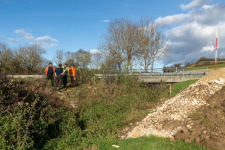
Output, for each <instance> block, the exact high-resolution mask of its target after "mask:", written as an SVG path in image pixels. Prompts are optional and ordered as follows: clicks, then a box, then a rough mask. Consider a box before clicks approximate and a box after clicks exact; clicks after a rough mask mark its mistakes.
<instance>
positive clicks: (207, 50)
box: [164, 21, 225, 64]
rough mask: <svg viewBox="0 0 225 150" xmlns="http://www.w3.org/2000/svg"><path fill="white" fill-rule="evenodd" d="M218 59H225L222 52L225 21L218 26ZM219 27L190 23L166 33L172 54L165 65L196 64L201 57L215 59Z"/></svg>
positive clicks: (224, 47) (224, 37) (224, 43)
mask: <svg viewBox="0 0 225 150" xmlns="http://www.w3.org/2000/svg"><path fill="white" fill-rule="evenodd" d="M218 27H219V34H218V35H219V36H218V37H219V38H218V57H220V58H221V57H225V54H224V53H222V51H223V50H224V49H225V42H224V41H225V31H224V30H223V28H224V27H225V21H224V22H223V23H220V24H219V25H218ZM216 28H217V25H210V26H208V25H204V24H200V23H197V22H190V23H188V24H185V25H181V26H178V27H174V28H173V29H171V30H169V31H167V32H166V37H167V39H169V42H167V44H168V46H169V48H170V52H169V53H168V54H167V57H166V59H165V60H164V63H165V64H175V63H177V62H182V63H185V62H186V61H187V62H190V63H192V62H194V61H196V60H198V59H199V58H201V57H208V58H214V57H215V45H216Z"/></svg>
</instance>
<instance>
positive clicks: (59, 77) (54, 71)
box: [45, 62, 76, 92]
mask: <svg viewBox="0 0 225 150" xmlns="http://www.w3.org/2000/svg"><path fill="white" fill-rule="evenodd" d="M45 74H46V76H47V81H48V80H51V83H52V86H54V76H55V91H56V90H57V87H58V91H59V92H60V87H61V84H62V82H63V88H66V85H67V77H68V76H70V78H71V87H74V86H75V79H76V68H75V66H74V65H73V64H72V65H71V67H70V68H69V67H68V64H67V63H65V65H64V66H62V64H59V65H58V67H57V68H54V67H53V66H52V63H51V62H50V63H49V65H48V66H47V67H46V68H45Z"/></svg>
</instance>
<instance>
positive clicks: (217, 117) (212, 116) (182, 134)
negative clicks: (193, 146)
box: [174, 88, 225, 150]
mask: <svg viewBox="0 0 225 150" xmlns="http://www.w3.org/2000/svg"><path fill="white" fill-rule="evenodd" d="M206 102H207V103H208V104H209V105H205V106H203V107H201V108H199V109H197V110H196V111H195V112H193V113H191V114H189V119H190V120H191V122H192V123H193V125H192V128H191V129H188V128H187V127H186V126H184V127H183V129H182V130H180V131H179V132H178V133H177V134H176V135H175V136H174V137H175V139H184V140H185V141H186V142H190V141H195V142H196V143H198V144H200V145H202V146H204V147H207V148H216V149H221V150H222V149H225V88H223V89H221V90H220V91H218V92H217V93H216V94H214V95H213V96H211V97H210V98H208V99H207V100H206ZM190 120H189V121H185V122H184V124H188V122H190Z"/></svg>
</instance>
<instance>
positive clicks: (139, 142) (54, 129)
mask: <svg viewBox="0 0 225 150" xmlns="http://www.w3.org/2000/svg"><path fill="white" fill-rule="evenodd" d="M195 81H196V80H194V81H186V82H182V83H179V84H178V83H177V84H175V85H174V88H173V90H174V89H176V88H177V89H179V90H183V89H184V88H185V87H184V86H183V85H185V86H188V85H190V84H192V83H194V82H195ZM32 82H33V81H30V80H28V83H29V84H32ZM37 82H38V83H39V84H41V87H40V89H39V90H37V91H35V93H39V92H44V91H43V89H45V85H44V84H42V82H43V83H44V82H45V79H43V80H40V81H39V80H38V81H37ZM23 83H24V84H22V85H21V87H18V88H20V89H22V88H23V87H26V81H25V80H24V81H23ZM181 86H182V88H181ZM29 87H30V86H29ZM49 88H50V89H51V87H50V85H47V88H46V89H45V90H46V91H45V94H47V95H48V96H49V92H50V91H51V90H50V89H49ZM2 89H3V88H2ZM30 89H32V88H28V89H27V90H23V91H22V92H23V93H24V92H25V93H28V94H29V92H30ZM11 90H12V93H16V92H17V91H16V90H15V91H14V89H13V88H11ZM69 90H72V88H70V89H69ZM179 90H177V91H179ZM74 91H76V92H78V91H80V94H79V95H76V100H78V101H79V102H80V105H79V107H78V109H73V110H67V109H60V112H59V108H57V109H52V110H53V111H48V110H49V109H47V107H46V108H45V109H44V110H43V112H44V113H43V115H44V116H45V117H44V118H41V117H39V115H38V113H35V114H34V112H33V111H31V112H29V113H33V114H34V115H35V118H31V119H35V123H33V122H28V123H30V124H28V123H27V124H28V125H29V126H31V127H32V128H33V129H36V130H37V134H26V136H27V138H29V139H30V141H31V140H32V142H34V143H31V142H30V141H29V140H26V141H25V142H26V144H30V147H29V148H30V149H72V150H73V149H74V150H76V149H81V150H83V149H87V148H89V149H90V148H92V149H96V150H97V149H100V150H105V149H116V148H114V147H112V145H119V146H120V149H124V150H125V149H203V148H199V147H197V146H196V145H195V144H193V143H192V144H185V143H183V142H182V141H176V142H170V141H169V139H165V138H157V137H153V136H150V137H141V138H137V139H126V140H122V139H119V138H118V135H121V134H122V133H121V131H122V130H123V129H124V127H126V126H128V125H129V124H130V123H131V122H136V120H141V118H143V117H145V116H146V115H147V114H148V113H150V112H149V111H147V109H148V108H149V107H151V106H152V104H155V103H156V102H158V101H160V99H161V98H163V97H165V96H167V94H168V86H166V85H154V86H153V85H140V84H138V82H137V80H136V79H131V78H127V77H124V78H121V79H118V80H116V81H114V82H107V81H105V82H98V83H97V84H94V85H92V86H88V84H81V85H80V86H77V87H75V88H74ZM63 92H65V94H66V91H63ZM63 92H62V93H63ZM173 92H174V91H173ZM31 93H32V92H31ZM21 94H22V93H21ZM45 94H44V93H43V95H41V96H42V97H43V100H42V101H40V104H44V102H47V103H49V105H48V107H55V106H54V105H53V104H55V101H56V99H54V97H53V98H51V97H47V96H46V95H45ZM11 95H12V94H11ZM25 96H26V95H25ZM34 97H36V95H34ZM1 98H2V97H0V99H1ZM14 98H15V99H18V100H19V98H20V97H17V95H14ZM25 98H28V99H29V98H30V101H31V102H32V99H33V97H31V96H29V97H24V99H25ZM37 98H39V97H37ZM3 100H4V99H3ZM25 100H26V99H25ZM49 100H51V101H49ZM57 101H59V100H57ZM51 102H54V103H53V104H51ZM31 104H32V103H31ZM40 104H39V105H35V109H37V110H39V109H40V110H41V109H43V108H42V107H43V106H42V105H40ZM50 104H51V105H50ZM25 108H26V107H24V108H22V109H19V110H21V111H25V110H26V109H25ZM11 111H12V113H13V116H11V115H10V114H9V113H5V115H0V120H1V118H2V119H4V120H5V119H7V118H8V116H10V117H11V120H12V121H16V117H17V118H19V115H20V111H15V110H11ZM27 115H28V113H24V116H27ZM45 118H48V119H47V120H43V119H45ZM52 118H54V120H51V119H52ZM26 119H27V118H26V117H24V118H22V120H18V119H17V120H18V121H20V122H19V123H20V124H19V125H23V122H26V121H27V120H26ZM28 119H29V118H28ZM4 120H3V121H2V122H0V129H4V130H5V131H2V132H0V133H6V129H9V128H8V127H7V126H9V127H11V125H10V124H9V123H10V122H6V121H4ZM28 121H29V120H28ZM14 124H17V122H14ZM32 128H28V129H25V127H23V128H21V129H24V131H29V132H33V131H32V130H31V129H32ZM10 132H11V131H8V130H7V137H3V136H4V134H0V138H2V139H8V138H9V137H11V138H10V140H11V143H10V144H11V145H12V144H14V147H18V146H17V145H19V144H21V143H19V142H17V145H16V143H15V142H14V141H16V138H17V139H18V138H21V137H18V136H19V135H18V134H15V133H16V132H18V131H17V128H13V133H10ZM1 135H3V136H2V137H1ZM8 135H15V137H13V136H9V137H8ZM31 135H32V136H31ZM31 138H32V139H31ZM40 141H41V142H40ZM6 142H7V141H6ZM40 143H41V144H40ZM38 144H39V147H37V145H38ZM40 145H41V146H40ZM3 146H5V147H4V148H2V149H7V148H9V146H10V145H7V143H4V145H3ZM0 148H1V143H0Z"/></svg>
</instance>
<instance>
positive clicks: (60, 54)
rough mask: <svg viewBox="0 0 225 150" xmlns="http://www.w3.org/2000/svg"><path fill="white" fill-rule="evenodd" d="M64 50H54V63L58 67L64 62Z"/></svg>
mask: <svg viewBox="0 0 225 150" xmlns="http://www.w3.org/2000/svg"><path fill="white" fill-rule="evenodd" d="M64 56H65V55H64V50H62V49H57V50H56V54H55V57H54V62H55V63H56V65H57V66H58V64H62V63H63V62H64V58H65V57H64Z"/></svg>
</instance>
